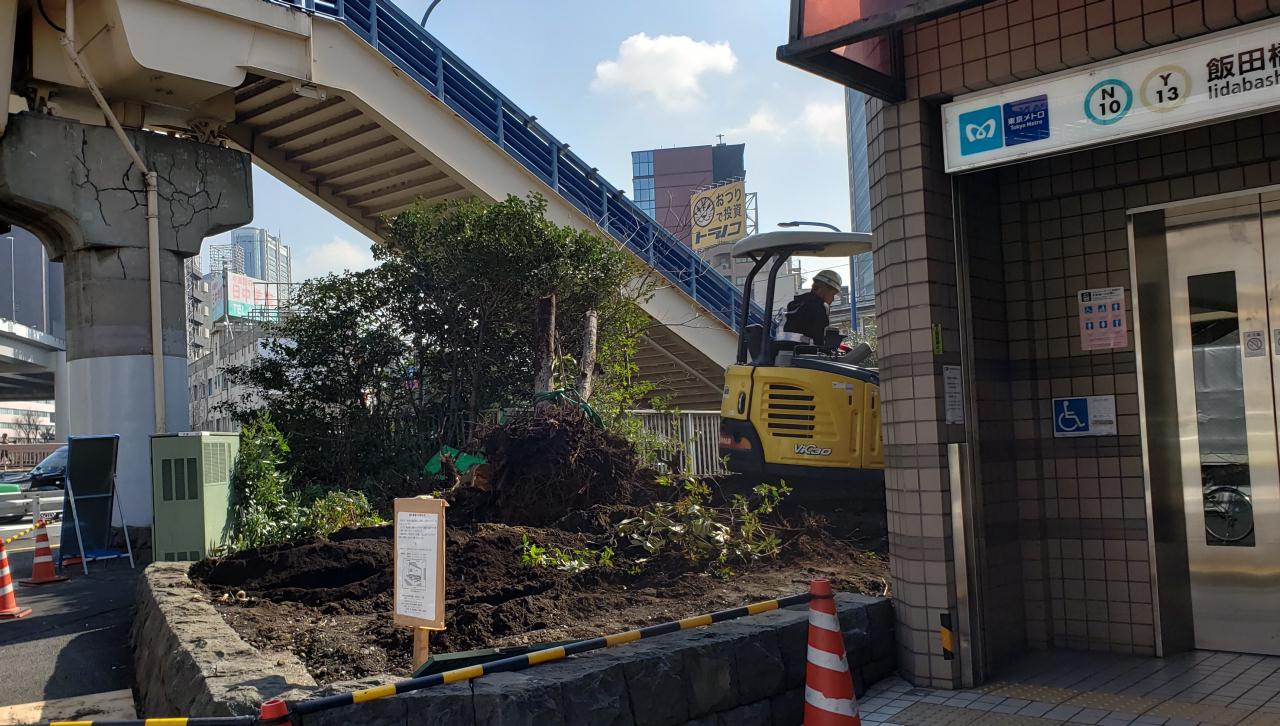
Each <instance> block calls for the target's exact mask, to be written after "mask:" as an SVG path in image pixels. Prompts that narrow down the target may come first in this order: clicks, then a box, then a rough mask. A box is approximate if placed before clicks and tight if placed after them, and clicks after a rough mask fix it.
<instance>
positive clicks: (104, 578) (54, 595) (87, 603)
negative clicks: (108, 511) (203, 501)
mask: <svg viewBox="0 0 1280 726" xmlns="http://www.w3.org/2000/svg"><path fill="white" fill-rule="evenodd" d="M21 528H22V527H10V528H9V529H13V530H14V531H17V530H19V529H21ZM56 529H58V528H57V527H56V526H55V527H51V528H50V534H51V535H54V534H55V532H56ZM7 534H9V533H6V535H7ZM53 539H54V541H56V537H53ZM33 545H34V536H28V537H27V538H25V539H23V540H19V541H17V542H14V543H13V544H12V545H10V547H9V564H10V567H11V569H12V570H13V573H14V575H15V579H20V578H24V577H28V576H29V575H30V574H31V559H32V556H33V553H32V548H33ZM54 554H55V559H56V555H57V551H56V549H55V553H54ZM141 572H142V565H141V563H139V565H138V567H137V568H136V569H133V570H131V569H129V562H128V560H115V561H111V562H100V563H95V564H91V565H90V566H89V574H88V575H87V576H86V575H85V574H84V573H83V571H82V570H81V569H80V568H78V567H68V568H66V572H64V574H66V575H68V576H69V577H70V578H71V579H70V580H69V581H68V582H64V583H57V584H51V585H41V586H39V587H19V588H17V597H18V604H19V605H21V606H22V607H27V608H31V610H32V613H31V614H30V615H28V616H27V617H25V618H22V619H21V620H10V621H3V622H0V672H3V674H4V677H3V678H0V705H5V706H13V705H18V704H30V703H34V702H39V701H47V700H54V699H66V698H70V697H82V696H90V695H93V694H102V693H109V692H118V691H120V690H127V689H130V688H132V687H133V665H132V656H131V653H130V650H129V626H130V623H131V621H132V616H133V600H134V589H135V585H136V583H137V577H138V575H139V574H140V573H141Z"/></svg>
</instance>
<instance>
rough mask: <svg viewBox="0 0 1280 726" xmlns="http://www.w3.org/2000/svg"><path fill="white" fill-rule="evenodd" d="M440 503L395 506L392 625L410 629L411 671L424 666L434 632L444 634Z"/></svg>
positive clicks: (399, 503)
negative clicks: (432, 632) (411, 646)
mask: <svg viewBox="0 0 1280 726" xmlns="http://www.w3.org/2000/svg"><path fill="white" fill-rule="evenodd" d="M446 506H447V505H446V504H445V501H444V500H443V499H432V498H431V497H415V498H412V499H397V500H396V501H395V507H394V514H395V541H394V543H393V545H394V546H393V548H392V552H393V554H394V569H393V570H392V583H393V585H392V588H393V590H392V606H391V621H392V622H393V623H395V624H396V625H405V626H408V627H411V628H413V666H414V668H417V667H418V666H420V665H422V664H423V663H424V662H426V660H427V654H428V638H429V634H430V632H431V631H432V630H444V508H445V507H446Z"/></svg>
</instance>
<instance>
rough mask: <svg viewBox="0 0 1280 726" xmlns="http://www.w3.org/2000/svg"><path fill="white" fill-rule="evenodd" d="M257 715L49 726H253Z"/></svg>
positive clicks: (56, 725) (61, 722)
mask: <svg viewBox="0 0 1280 726" xmlns="http://www.w3.org/2000/svg"><path fill="white" fill-rule="evenodd" d="M257 721H258V717H257V716H210V717H207V718H140V719H133V720H126V721H119V720H116V721H96V720H95V721H50V722H49V726H253V725H254V724H255V723H257Z"/></svg>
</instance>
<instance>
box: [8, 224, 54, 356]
mask: <svg viewBox="0 0 1280 726" xmlns="http://www.w3.org/2000/svg"><path fill="white" fill-rule="evenodd" d="M63 306H64V297H63V283H62V263H61V262H53V261H51V260H50V259H49V255H48V253H46V252H45V249H44V245H43V244H41V243H40V240H38V239H36V236H35V235H33V234H31V233H30V232H28V231H26V230H25V229H21V228H19V227H14V228H13V229H11V230H9V231H8V232H6V233H4V234H0V319H4V320H11V321H13V322H15V323H17V324H19V325H24V326H26V327H28V328H32V329H34V330H38V331H40V332H42V333H47V334H49V335H52V336H54V337H57V338H65V337H66V336H67V325H66V316H65V313H64V307H63Z"/></svg>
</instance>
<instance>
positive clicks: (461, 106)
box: [266, 0, 764, 330]
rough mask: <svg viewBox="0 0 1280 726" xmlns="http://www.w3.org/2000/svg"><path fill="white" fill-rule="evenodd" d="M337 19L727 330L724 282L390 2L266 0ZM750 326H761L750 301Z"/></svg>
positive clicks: (734, 295) (735, 294)
mask: <svg viewBox="0 0 1280 726" xmlns="http://www.w3.org/2000/svg"><path fill="white" fill-rule="evenodd" d="M266 2H271V3H275V4H279V5H287V6H290V7H294V8H298V9H301V10H304V11H306V12H309V13H313V14H316V15H322V16H328V17H331V18H335V19H337V20H340V21H342V22H343V23H344V24H345V25H346V26H347V27H348V28H351V30H352V31H354V32H355V33H356V35H359V36H360V37H361V38H363V39H365V40H366V41H368V42H369V44H370V45H372V46H373V47H374V48H376V49H377V50H378V52H379V53H381V54H382V55H383V56H385V57H386V58H387V59H388V60H390V61H391V62H392V63H394V64H395V65H396V67H397V68H399V69H400V70H402V71H404V73H405V74H406V75H408V76H409V77H410V78H412V79H414V80H415V81H417V82H418V83H419V84H420V85H421V86H422V87H423V88H425V89H426V90H427V91H429V92H430V93H431V94H432V95H434V96H435V97H436V98H438V99H440V100H441V101H443V102H444V103H445V104H446V105H448V106H449V108H451V109H453V110H454V111H455V112H456V113H457V114H458V115H459V116H461V117H462V118H464V119H466V120H467V121H468V122H469V123H470V124H471V125H472V126H474V127H475V128H476V129H477V130H478V131H480V132H481V133H483V134H484V135H485V136H487V137H488V138H489V139H490V140H491V141H493V142H494V143H496V144H497V145H498V147H499V148H501V149H502V150H503V151H505V152H507V154H509V155H510V156H511V158H513V159H515V160H516V161H518V162H520V165H521V166H523V167H524V168H526V169H528V170H529V171H531V172H533V173H534V174H535V175H537V176H538V178H540V179H542V181H544V182H546V183H547V184H548V185H549V186H550V187H551V188H552V189H554V190H555V191H556V192H557V193H558V194H559V195H560V196H562V197H564V199H565V200H567V201H568V202H569V203H570V204H572V205H574V206H575V207H577V208H578V209H579V210H580V211H581V212H582V213H583V214H586V215H587V216H588V217H590V218H591V219H593V220H595V221H596V222H597V223H598V224H599V225H600V228H601V229H603V230H605V231H606V232H608V233H609V235H610V236H612V237H614V238H615V239H617V240H618V241H619V242H621V243H622V244H624V245H626V247H627V248H628V249H630V250H631V251H632V252H634V253H635V254H636V255H638V256H639V257H640V258H641V259H642V260H644V262H645V264H647V265H649V266H650V267H652V268H653V269H654V270H656V271H657V272H658V273H660V274H661V275H662V276H663V277H665V278H667V279H668V280H670V281H671V282H672V283H673V284H674V285H675V286H676V287H679V288H680V289H681V290H684V291H685V292H686V293H688V294H689V296H690V297H692V298H693V299H694V300H695V301H696V302H697V303H698V304H699V305H701V306H702V307H704V308H706V309H707V310H708V311H710V312H711V313H712V314H713V315H715V316H716V317H717V318H719V319H720V320H721V321H722V322H724V323H725V324H726V325H728V326H729V327H730V328H731V329H733V330H737V329H738V320H737V311H738V310H739V309H740V305H741V302H740V301H741V299H742V293H741V291H739V290H738V289H737V288H736V287H735V286H734V284H733V282H732V281H731V280H729V279H728V278H726V277H725V276H724V275H722V274H720V273H719V272H718V271H716V270H715V269H714V268H713V267H712V266H711V265H709V264H707V263H706V262H705V261H704V260H703V259H702V258H701V257H699V256H698V255H697V254H696V253H694V251H693V250H692V249H690V248H689V247H688V246H686V245H685V244H684V243H683V242H681V241H680V240H679V239H677V238H676V237H675V235H673V234H671V233H670V232H668V231H667V230H666V229H665V228H663V227H662V225H660V224H658V223H657V221H655V220H654V219H653V218H652V217H650V216H649V215H647V214H645V213H644V211H643V210H641V209H640V207H639V206H637V205H636V204H635V202H633V201H631V200H630V199H628V198H627V197H626V195H625V194H624V193H623V192H622V191H620V190H619V189H617V188H616V187H614V186H613V185H611V184H609V183H608V182H607V181H605V180H604V179H603V178H602V177H601V176H600V175H599V174H598V173H596V171H595V168H594V167H592V166H591V165H590V164H588V163H586V162H585V161H583V160H582V159H580V158H578V156H577V155H576V154H574V153H572V152H570V151H569V150H568V148H569V145H568V144H565V143H562V142H561V141H560V140H558V139H556V138H555V137H554V136H552V135H551V134H549V133H547V132H546V130H544V129H543V128H542V127H541V126H540V125H539V124H538V123H537V121H536V119H535V118H534V117H533V116H530V115H529V114H527V113H525V112H524V111H523V110H521V109H520V108H519V107H518V106H516V105H515V104H514V103H512V102H511V100H510V99H508V98H507V97H506V96H503V95H502V93H501V92H499V91H498V89H497V88H495V87H494V86H493V84H491V83H489V82H488V81H486V80H485V79H484V78H483V77H482V76H481V75H480V74H479V73H477V72H475V71H474V70H472V69H471V67H470V66H468V65H467V64H466V63H464V62H463V61H462V59H460V58H458V56H456V55H454V53H453V52H452V51H450V50H449V49H448V48H446V47H445V46H444V45H443V44H442V43H441V42H440V41H438V40H436V39H435V38H434V37H433V36H432V35H431V34H430V33H428V32H427V31H426V30H424V29H423V28H422V26H420V25H419V24H418V23H417V22H416V21H415V20H413V19H412V18H411V17H409V16H408V15H407V14H406V13H405V12H404V11H403V10H401V9H400V8H399V7H397V6H396V4H395V3H394V2H393V1H392V0H266ZM749 322H751V323H763V322H764V310H763V309H762V308H761V307H760V306H759V305H756V304H754V303H753V304H752V306H751V313H750V315H749Z"/></svg>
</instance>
